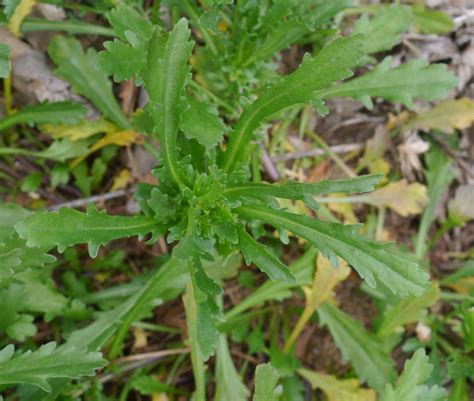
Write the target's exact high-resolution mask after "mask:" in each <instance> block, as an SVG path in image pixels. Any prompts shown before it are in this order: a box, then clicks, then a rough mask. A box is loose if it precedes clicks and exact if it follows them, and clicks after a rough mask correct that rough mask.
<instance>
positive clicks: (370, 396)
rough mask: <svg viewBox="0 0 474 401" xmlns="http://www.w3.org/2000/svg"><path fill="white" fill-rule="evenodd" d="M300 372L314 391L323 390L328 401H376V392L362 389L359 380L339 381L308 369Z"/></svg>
mask: <svg viewBox="0 0 474 401" xmlns="http://www.w3.org/2000/svg"><path fill="white" fill-rule="evenodd" d="M298 372H299V374H300V375H301V376H303V377H304V378H305V379H306V380H308V381H309V382H310V384H311V387H312V388H313V389H320V390H322V391H323V392H324V394H325V395H326V397H327V399H328V401H376V393H375V391H374V390H372V389H364V388H361V387H360V383H359V380H357V379H344V380H339V379H337V377H334V376H331V375H327V374H324V373H317V372H312V371H310V370H307V369H300V370H298Z"/></svg>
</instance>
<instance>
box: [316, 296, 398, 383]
mask: <svg viewBox="0 0 474 401" xmlns="http://www.w3.org/2000/svg"><path fill="white" fill-rule="evenodd" d="M318 315H319V318H320V320H321V324H322V325H326V326H327V327H328V329H329V331H330V332H331V336H332V337H333V338H334V341H335V342H336V344H337V346H338V348H339V349H340V350H341V352H342V355H343V357H344V358H345V359H346V360H350V362H351V364H352V366H353V367H354V369H355V371H356V373H357V376H358V377H359V379H360V380H361V381H362V382H367V383H368V384H369V385H370V387H372V388H374V389H375V390H377V391H381V390H382V389H383V388H384V386H385V384H386V383H389V382H391V381H392V380H393V379H394V378H395V376H396V371H395V369H394V363H393V360H392V358H390V356H389V355H387V354H386V353H385V352H384V350H383V349H382V345H381V343H380V342H379V341H378V340H377V339H376V338H374V337H373V336H371V335H370V334H369V333H368V332H366V331H365V330H364V328H363V327H362V325H361V324H360V323H359V322H357V321H355V320H353V319H351V317H350V316H349V315H347V314H345V313H344V312H342V311H341V310H339V309H338V308H337V307H336V306H334V305H331V304H329V303H327V302H326V303H324V304H323V305H321V306H320V307H319V309H318Z"/></svg>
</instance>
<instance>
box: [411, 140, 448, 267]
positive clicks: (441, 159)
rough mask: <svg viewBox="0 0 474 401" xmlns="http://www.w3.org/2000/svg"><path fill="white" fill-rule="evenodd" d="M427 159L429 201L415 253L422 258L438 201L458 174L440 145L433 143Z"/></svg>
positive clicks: (422, 219)
mask: <svg viewBox="0 0 474 401" xmlns="http://www.w3.org/2000/svg"><path fill="white" fill-rule="evenodd" d="M425 159H426V165H427V167H428V168H427V171H426V173H425V175H426V180H427V181H428V198H429V202H428V205H426V207H425V209H424V211H423V215H422V216H421V222H420V226H419V228H418V235H417V237H416V241H415V254H416V256H417V258H418V259H420V260H421V259H422V258H423V256H424V255H425V254H426V252H427V250H428V246H427V242H428V241H427V239H428V238H427V237H428V231H429V229H430V226H431V224H432V223H433V221H434V220H435V211H436V208H437V206H438V203H439V201H440V199H441V196H442V195H443V193H444V192H445V191H446V189H447V188H449V186H450V185H451V182H452V181H453V180H454V178H455V176H456V175H455V173H454V171H453V161H452V160H451V157H450V156H449V155H447V154H446V152H445V151H444V150H443V149H442V148H441V147H440V146H439V145H437V144H435V143H432V144H431V146H430V151H429V152H428V153H427V154H426V156H425Z"/></svg>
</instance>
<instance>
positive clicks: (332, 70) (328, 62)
mask: <svg viewBox="0 0 474 401" xmlns="http://www.w3.org/2000/svg"><path fill="white" fill-rule="evenodd" d="M363 46H364V43H363V38H362V36H361V35H355V36H351V37H348V38H339V39H336V40H334V41H333V42H331V43H329V44H328V45H326V46H325V47H324V48H323V49H322V50H321V51H320V52H319V53H318V54H317V55H316V56H314V57H310V56H309V55H307V56H305V58H304V60H303V62H302V63H301V65H300V67H299V68H298V69H297V70H296V71H295V72H293V73H292V74H290V75H288V76H286V77H284V78H282V79H281V80H280V81H279V82H277V83H276V84H274V85H272V86H270V87H268V88H266V89H265V90H264V92H263V93H262V95H260V97H258V98H257V100H255V101H254V102H253V103H252V104H251V105H249V106H248V107H247V108H246V109H245V111H244V112H243V114H242V115H241V116H240V118H239V120H238V122H237V124H236V126H235V129H234V131H233V132H232V133H231V134H230V137H229V144H228V147H227V151H226V152H225V153H224V154H223V155H222V159H221V166H222V168H223V169H224V171H226V172H229V171H232V170H233V169H234V168H235V165H236V164H237V162H238V161H239V160H240V159H241V158H242V156H243V155H244V154H245V149H246V148H247V146H248V144H249V143H250V141H251V140H252V139H254V133H255V130H256V129H257V128H258V127H259V125H260V124H261V123H262V122H263V121H265V120H267V119H268V118H269V117H271V116H272V115H274V114H276V113H278V112H280V111H282V110H284V109H286V108H288V107H290V106H293V105H296V104H301V103H309V102H311V101H313V100H315V99H316V94H317V92H318V91H321V90H323V89H326V88H329V87H331V86H332V85H333V83H334V82H335V81H339V80H343V79H346V78H349V77H351V76H352V75H353V73H352V71H351V70H350V69H351V68H353V67H355V66H357V64H358V63H359V61H360V60H361V58H362V56H363V55H364V53H363V51H362V48H363Z"/></svg>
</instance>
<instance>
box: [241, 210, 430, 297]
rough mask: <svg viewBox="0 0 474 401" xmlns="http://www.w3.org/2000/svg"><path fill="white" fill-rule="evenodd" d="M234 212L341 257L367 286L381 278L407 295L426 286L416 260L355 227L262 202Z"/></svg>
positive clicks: (394, 288)
mask: <svg viewBox="0 0 474 401" xmlns="http://www.w3.org/2000/svg"><path fill="white" fill-rule="evenodd" d="M235 211H236V212H237V213H238V214H239V215H241V216H242V217H244V218H247V219H256V220H260V221H263V222H265V223H268V224H272V225H273V226H276V227H279V228H284V229H286V230H288V231H291V232H293V233H294V234H296V235H298V236H300V237H302V238H305V239H306V240H308V241H310V242H311V243H313V244H314V245H315V246H317V247H318V248H319V249H320V250H321V252H323V254H325V255H326V256H328V257H329V259H330V260H334V259H335V256H336V255H338V256H340V257H341V258H343V259H345V260H346V261H347V262H348V263H349V264H351V265H352V266H353V267H354V268H355V269H356V270H357V272H358V273H359V275H360V276H361V277H362V278H364V279H365V280H366V281H367V284H368V285H369V286H370V287H373V288H375V286H376V283H377V281H380V282H382V283H383V284H385V285H386V286H387V287H389V288H390V289H391V290H392V292H393V293H395V294H399V295H400V296H407V295H409V294H413V295H421V294H422V293H423V292H424V291H425V289H426V288H427V287H428V285H429V275H428V274H427V273H426V272H424V271H423V270H421V269H420V268H419V267H418V265H417V264H416V263H414V262H411V261H409V260H406V259H404V258H402V257H401V256H398V255H396V254H395V253H392V252H389V251H388V250H387V246H385V245H383V244H378V243H375V242H372V241H370V240H368V239H365V238H363V237H361V236H360V235H359V234H358V233H357V231H358V226H343V225H341V224H334V223H327V222H323V221H319V220H315V219H309V218H308V217H306V216H302V215H297V214H293V213H288V212H283V211H281V210H274V209H271V208H268V207H265V206H261V205H245V206H240V207H238V208H236V209H235Z"/></svg>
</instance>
